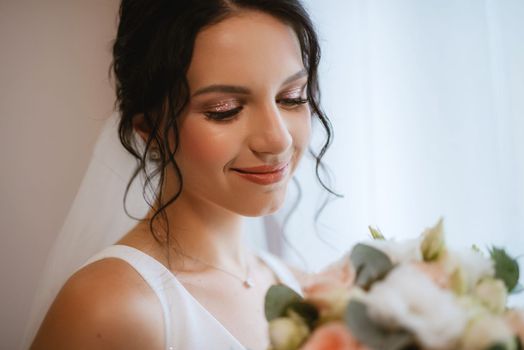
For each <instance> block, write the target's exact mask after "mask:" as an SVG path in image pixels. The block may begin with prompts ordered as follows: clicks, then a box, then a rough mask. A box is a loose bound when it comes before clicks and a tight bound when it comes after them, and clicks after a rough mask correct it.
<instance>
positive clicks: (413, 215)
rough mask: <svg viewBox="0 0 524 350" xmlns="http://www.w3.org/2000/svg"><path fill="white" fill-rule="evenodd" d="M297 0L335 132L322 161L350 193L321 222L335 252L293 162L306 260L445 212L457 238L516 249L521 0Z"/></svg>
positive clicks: (297, 228)
mask: <svg viewBox="0 0 524 350" xmlns="http://www.w3.org/2000/svg"><path fill="white" fill-rule="evenodd" d="M305 3H306V5H307V7H308V8H309V10H310V12H311V14H312V15H313V18H314V20H315V22H316V24H317V27H318V29H319V31H320V37H321V40H322V47H323V53H324V55H323V62H322V67H321V85H322V90H323V102H324V106H325V108H326V110H327V112H328V114H329V116H330V117H331V119H332V121H333V124H334V129H335V133H336V135H335V140H334V143H333V145H332V147H331V149H330V151H329V152H328V156H327V163H328V164H329V166H330V168H331V169H332V172H333V174H334V175H335V176H336V189H337V190H339V191H340V192H342V193H343V194H344V195H345V198H344V199H341V200H337V201H335V202H333V203H331V204H330V205H328V207H327V208H326V209H325V210H324V212H323V214H322V216H321V217H320V219H319V231H320V234H321V236H322V237H324V238H325V239H327V240H328V241H330V242H331V244H332V245H333V246H334V247H335V248H330V247H329V246H328V245H325V244H323V243H321V242H320V241H319V240H318V239H317V238H315V234H314V232H313V231H314V230H313V226H312V225H311V219H309V218H311V217H312V216H313V215H314V213H315V210H316V209H315V207H316V205H317V204H318V201H317V197H318V193H319V192H318V191H317V190H316V189H317V188H318V186H317V185H316V184H315V183H314V177H313V176H312V175H311V170H310V164H307V163H306V164H304V167H303V168H302V169H301V170H300V174H299V178H300V181H301V184H302V189H303V192H304V201H303V202H302V204H301V205H300V207H299V209H298V210H297V211H296V212H295V214H294V216H293V218H292V219H291V221H290V222H289V225H288V229H287V231H288V237H289V239H290V241H291V242H292V244H293V246H295V247H296V248H297V249H298V250H299V251H301V252H303V253H304V255H306V257H307V260H308V263H309V265H308V267H309V268H310V269H313V270H315V269H317V268H319V267H321V266H323V265H324V264H325V263H327V262H329V261H331V260H333V259H335V258H336V257H337V256H338V255H339V254H341V253H342V252H343V251H344V250H345V249H347V248H348V247H349V246H350V245H351V244H352V243H353V242H355V241H356V240H360V239H363V238H365V237H366V236H367V233H368V230H367V225H369V224H372V225H377V226H379V227H380V229H381V230H382V231H383V233H384V234H385V235H386V236H388V237H397V238H402V237H406V236H413V235H416V234H418V233H419V232H421V231H422V230H423V229H424V228H425V227H427V226H429V225H433V224H434V223H435V222H436V221H437V220H438V218H439V217H440V216H443V217H444V219H445V227H446V231H447V235H448V240H449V241H450V242H451V244H452V245H457V246H469V245H471V244H473V243H476V244H478V245H479V246H481V247H484V246H487V245H488V244H492V243H493V244H496V245H503V246H506V247H508V249H509V250H510V251H511V252H512V253H514V254H517V255H518V254H524V21H523V19H524V1H522V0H486V1H484V0H460V1H459V0H426V1H420V0H344V1H337V0H326V1H316V0H309V1H305ZM319 129H320V128H319ZM319 139H320V138H319ZM281 217H282V213H280V218H281ZM285 252H286V254H287V256H288V259H290V260H292V261H293V260H297V259H298V258H297V256H296V255H295V254H294V253H293V252H292V251H291V250H290V249H286V250H285ZM297 261H298V260H297Z"/></svg>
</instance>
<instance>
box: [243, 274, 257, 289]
mask: <svg viewBox="0 0 524 350" xmlns="http://www.w3.org/2000/svg"><path fill="white" fill-rule="evenodd" d="M254 285H255V284H254V283H253V280H252V279H251V277H248V278H246V280H245V281H244V287H246V288H251V287H253V286H254Z"/></svg>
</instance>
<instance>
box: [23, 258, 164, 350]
mask: <svg viewBox="0 0 524 350" xmlns="http://www.w3.org/2000/svg"><path fill="white" fill-rule="evenodd" d="M163 322H164V321H163V316H162V308H161V305H160V302H159V301H158V299H157V297H156V295H155V294H154V292H153V291H152V290H151V289H150V288H149V286H148V285H147V283H146V282H145V281H144V280H143V279H142V278H141V277H140V275H139V274H138V273H137V272H136V271H135V270H134V269H133V268H132V267H131V266H129V265H128V264H127V263H126V262H124V261H122V260H119V259H115V258H109V259H103V260H99V261H96V262H94V263H92V264H90V265H87V266H85V267H84V268H82V269H81V270H79V271H78V272H77V273H75V274H74V275H73V276H72V277H71V278H70V279H69V280H68V281H67V282H66V284H65V285H64V287H63V288H62V289H61V291H60V292H59V294H58V296H57V297H56V299H55V300H54V302H53V304H52V306H51V308H50V309H49V311H48V313H47V315H46V317H45V319H44V321H43V323H42V326H41V327H40V330H39V331H38V334H37V336H36V338H35V340H34V343H33V345H32V347H31V349H34V350H37V349H57V350H59V349H120V348H122V349H124V348H125V349H152V350H154V349H162V348H163V347H164V328H163Z"/></svg>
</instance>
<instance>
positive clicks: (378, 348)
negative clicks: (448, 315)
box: [344, 301, 417, 350]
mask: <svg viewBox="0 0 524 350" xmlns="http://www.w3.org/2000/svg"><path fill="white" fill-rule="evenodd" d="M344 320H345V322H346V325H347V326H348V328H349V329H350V330H351V334H352V335H353V336H354V337H355V338H356V339H358V340H359V341H360V342H361V343H363V344H365V345H366V346H368V347H369V348H371V349H374V350H403V349H406V348H410V349H413V348H417V346H416V342H415V337H414V336H413V334H411V333H409V332H407V331H405V330H401V329H388V328H386V327H384V326H382V325H379V324H377V323H376V322H375V321H373V320H372V319H371V318H370V317H369V315H368V309H367V306H366V305H365V304H364V303H362V302H359V301H351V302H350V303H349V304H348V306H347V309H346V313H345V315H344Z"/></svg>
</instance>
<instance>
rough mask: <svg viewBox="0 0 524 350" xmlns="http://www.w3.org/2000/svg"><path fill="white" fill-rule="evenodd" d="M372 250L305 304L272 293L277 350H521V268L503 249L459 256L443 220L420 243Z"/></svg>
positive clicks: (383, 243) (342, 264)
mask: <svg viewBox="0 0 524 350" xmlns="http://www.w3.org/2000/svg"><path fill="white" fill-rule="evenodd" d="M370 231H371V235H372V237H373V240H370V241H369V242H364V243H359V244H357V245H355V246H354V247H353V248H352V250H351V251H350V252H349V253H348V254H346V255H345V256H344V257H343V259H341V260H339V261H338V262H336V263H335V264H333V265H331V266H330V267H328V268H327V269H326V270H325V271H324V272H322V273H320V274H318V275H314V276H312V277H311V280H310V281H308V283H307V285H305V286H304V289H303V290H304V296H303V297H302V296H300V295H298V294H297V293H295V292H294V291H293V290H291V289H290V288H288V287H286V286H284V285H275V286H272V287H271V288H270V289H269V291H268V293H267V295H266V300H265V312H266V318H267V320H268V321H269V336H270V343H271V347H270V349H271V350H294V349H300V350H327V349H329V350H342V349H344V350H356V349H373V350H401V349H425V350H446V349H450V350H451V349H453V350H455V349H463V350H477V349H478V350H497V349H507V350H513V349H514V350H518V349H522V348H523V344H524V310H518V309H511V308H508V307H507V298H508V294H509V293H516V292H519V291H522V286H521V285H520V284H519V283H518V280H519V265H518V264H517V261H516V260H515V259H513V258H512V257H510V256H509V255H508V254H507V253H506V252H505V251H504V250H503V249H500V248H496V247H492V248H490V249H488V251H487V252H485V253H483V252H482V251H481V250H480V249H479V248H478V247H476V246H473V247H472V248H471V249H465V250H454V249H451V248H450V247H448V246H447V245H446V243H445V239H444V233H443V224H442V220H440V221H439V222H438V224H437V225H435V226H434V227H432V228H429V229H427V230H425V231H424V232H423V233H422V235H421V236H420V237H418V238H416V239H412V240H405V241H390V240H386V239H384V236H383V235H382V234H381V232H380V231H379V230H377V229H373V228H370Z"/></svg>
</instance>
